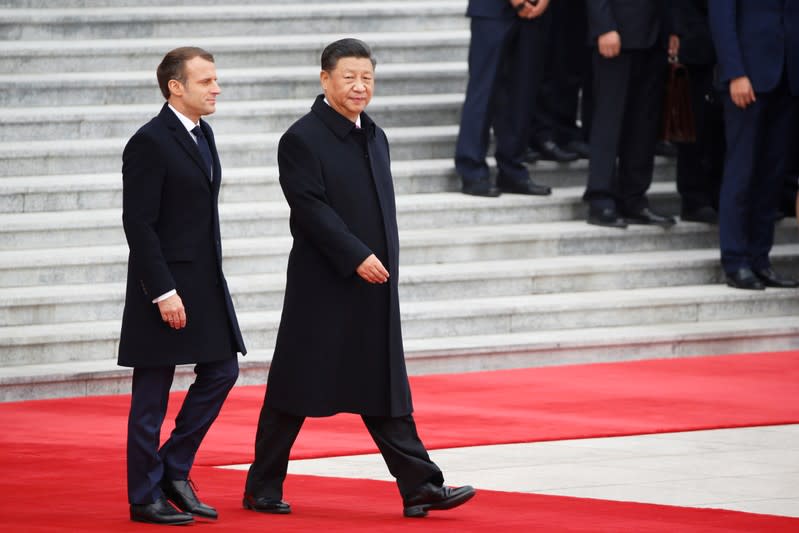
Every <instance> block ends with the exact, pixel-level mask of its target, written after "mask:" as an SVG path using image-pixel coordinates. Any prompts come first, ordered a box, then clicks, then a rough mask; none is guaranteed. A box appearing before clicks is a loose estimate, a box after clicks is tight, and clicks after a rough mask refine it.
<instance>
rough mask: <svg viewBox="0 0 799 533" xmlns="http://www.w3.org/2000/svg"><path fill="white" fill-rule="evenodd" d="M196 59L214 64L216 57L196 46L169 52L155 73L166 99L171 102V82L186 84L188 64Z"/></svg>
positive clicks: (183, 47)
mask: <svg viewBox="0 0 799 533" xmlns="http://www.w3.org/2000/svg"><path fill="white" fill-rule="evenodd" d="M195 57H201V58H203V59H205V60H206V61H210V62H211V63H213V62H214V56H213V55H212V54H211V53H210V52H206V51H205V50H203V49H202V48H197V47H196V46H182V47H180V48H175V49H174V50H171V51H169V52H167V54H166V55H165V56H164V59H162V60H161V64H160V65H158V69H157V70H156V71H155V73H156V76H157V77H158V87H160V88H161V94H163V95H164V98H166V99H167V100H169V81H170V80H178V81H179V82H180V83H183V84H185V83H186V62H187V61H191V60H192V59H194V58H195Z"/></svg>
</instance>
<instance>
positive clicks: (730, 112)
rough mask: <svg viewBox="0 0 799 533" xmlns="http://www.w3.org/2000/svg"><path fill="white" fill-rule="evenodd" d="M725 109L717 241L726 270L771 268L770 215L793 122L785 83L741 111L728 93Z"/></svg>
mask: <svg viewBox="0 0 799 533" xmlns="http://www.w3.org/2000/svg"><path fill="white" fill-rule="evenodd" d="M720 97H721V98H722V101H723V105H724V119H725V128H726V137H727V147H728V149H727V153H726V157H725V160H724V177H723V179H722V183H721V196H720V200H719V241H720V247H721V264H722V267H723V268H724V271H725V272H728V273H731V272H735V271H736V270H738V269H739V268H744V267H748V268H765V267H767V266H769V260H768V253H769V251H770V250H771V245H772V243H773V240H774V216H775V212H776V206H777V203H778V195H779V190H780V186H781V180H782V171H783V170H784V165H785V151H786V149H787V139H786V132H787V131H788V124H789V123H790V122H789V121H790V120H792V119H793V113H792V112H791V107H792V106H791V105H790V101H791V100H790V97H789V96H788V94H787V91H786V87H785V82H784V81H783V82H782V83H781V84H780V86H779V87H778V88H777V89H776V90H775V91H773V92H771V93H761V94H757V100H756V101H755V102H754V103H752V104H750V105H749V106H747V107H746V108H745V109H741V108H739V107H737V106H736V105H735V104H734V103H733V102H732V100H731V99H730V96H729V93H725V94H722V95H720Z"/></svg>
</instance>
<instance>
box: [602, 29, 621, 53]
mask: <svg viewBox="0 0 799 533" xmlns="http://www.w3.org/2000/svg"><path fill="white" fill-rule="evenodd" d="M597 46H598V47H599V54H600V55H601V56H602V57H606V58H608V59H610V58H613V57H616V56H617V55H619V54H620V53H621V35H619V32H617V31H615V30H613V31H609V32H607V33H603V34H602V35H600V36H599V38H598V39H597Z"/></svg>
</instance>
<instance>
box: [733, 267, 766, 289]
mask: <svg viewBox="0 0 799 533" xmlns="http://www.w3.org/2000/svg"><path fill="white" fill-rule="evenodd" d="M725 277H726V282H727V285H728V286H730V287H732V288H734V289H746V290H750V291H762V290H763V289H765V288H766V286H765V285H763V282H762V281H760V279H759V278H758V277H757V276H756V275H755V273H754V272H752V270H751V269H749V268H739V269H738V270H736V271H735V272H727V273H726V276H725Z"/></svg>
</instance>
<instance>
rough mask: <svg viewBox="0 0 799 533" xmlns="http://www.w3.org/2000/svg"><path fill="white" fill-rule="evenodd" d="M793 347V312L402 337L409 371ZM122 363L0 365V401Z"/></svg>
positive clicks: (256, 358)
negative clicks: (477, 333) (629, 324)
mask: <svg viewBox="0 0 799 533" xmlns="http://www.w3.org/2000/svg"><path fill="white" fill-rule="evenodd" d="M796 349H799V328H798V327H797V324H796V316H795V315H788V316H770V317H765V318H745V319H734V320H717V321H702V322H679V323H671V324H668V323H663V324H657V325H655V326H651V325H647V326H623V327H603V328H585V329H581V330H580V333H579V335H575V334H574V332H573V331H570V330H555V331H541V330H539V331H533V332H525V333H512V334H503V335H474V336H462V337H447V338H444V339H442V338H438V337H436V338H420V339H408V340H406V341H405V360H406V364H407V366H408V371H409V373H411V374H432V373H440V372H463V371H467V370H495V369H505V368H521V367H531V366H546V365H557V364H578V363H595V362H609V361H620V360H630V359H647V358H664V357H685V356H696V355H707V354H727V353H751V352H759V351H778V350H796ZM271 358H272V350H271V349H268V348H267V349H251V351H250V353H249V354H248V355H247V356H246V357H240V358H239V364H240V367H241V370H240V373H239V381H238V382H237V384H238V385H251V384H263V383H264V382H265V381H266V375H267V372H268V368H269V363H270V361H271ZM130 375H131V371H130V369H129V368H121V367H118V366H116V358H115V357H113V355H112V356H110V357H108V358H105V359H100V360H96V361H69V362H66V363H49V364H25V365H13V366H9V365H4V366H0V401H20V400H31V399H42V398H58V397H65V396H85V395H101V394H127V393H130ZM194 377H195V375H194V372H193V366H192V365H183V366H179V367H178V368H177V371H176V374H175V381H174V384H173V389H176V390H185V389H186V388H188V386H189V385H190V384H191V383H192V382H193V381H194Z"/></svg>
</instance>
